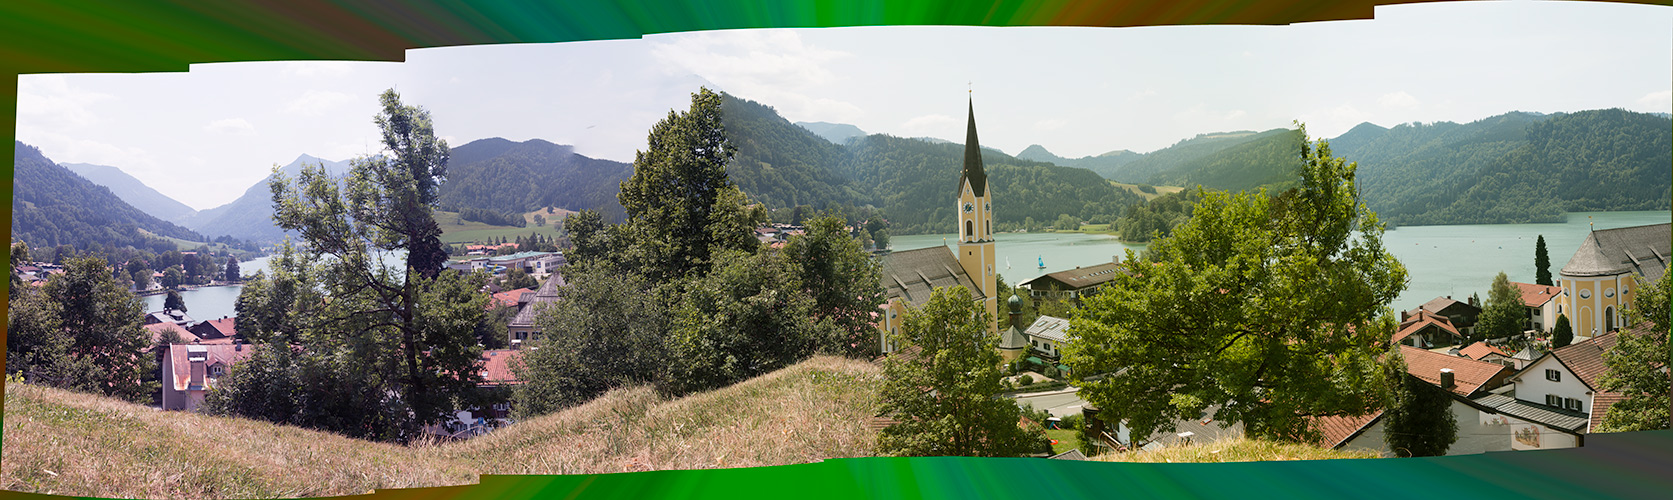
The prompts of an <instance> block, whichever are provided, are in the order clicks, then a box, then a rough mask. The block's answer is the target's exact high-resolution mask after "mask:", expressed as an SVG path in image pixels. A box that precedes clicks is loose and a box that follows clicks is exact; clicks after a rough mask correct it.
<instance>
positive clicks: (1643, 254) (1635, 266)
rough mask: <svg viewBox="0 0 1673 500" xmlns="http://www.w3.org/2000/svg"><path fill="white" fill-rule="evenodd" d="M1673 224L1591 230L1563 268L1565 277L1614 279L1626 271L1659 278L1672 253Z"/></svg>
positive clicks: (1649, 277) (1650, 277)
mask: <svg viewBox="0 0 1673 500" xmlns="http://www.w3.org/2000/svg"><path fill="white" fill-rule="evenodd" d="M1669 228H1673V223H1668V224H1651V225H1648V226H1634V227H1623V228H1617V229H1604V230H1599V231H1592V232H1591V233H1590V234H1587V235H1586V241H1583V242H1581V243H1580V249H1579V250H1575V251H1574V256H1573V257H1570V258H1569V259H1568V265H1565V266H1563V270H1562V274H1563V275H1564V276H1576V277H1579V276H1613V275H1616V274H1624V273H1627V272H1634V273H1638V274H1639V275H1641V276H1643V277H1645V278H1648V279H1652V280H1654V279H1659V278H1661V274H1662V273H1663V272H1665V271H1666V270H1667V259H1668V258H1669V254H1673V248H1670V247H1673V231H1670V230H1669Z"/></svg>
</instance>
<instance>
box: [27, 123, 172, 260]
mask: <svg viewBox="0 0 1673 500" xmlns="http://www.w3.org/2000/svg"><path fill="white" fill-rule="evenodd" d="M16 148H17V149H16V150H15V152H14V153H13V155H12V239H13V240H14V241H23V242H27V243H28V244H29V245H30V246H32V247H35V248H50V247H54V246H58V245H74V246H76V247H77V248H82V249H86V248H89V247H90V246H91V245H94V244H98V245H101V246H110V245H126V246H133V247H136V248H163V247H166V248H168V249H172V248H174V244H173V243H171V242H167V241H166V240H162V239H160V238H156V237H155V236H167V237H173V238H180V239H186V240H194V241H203V239H204V238H203V236H202V235H200V234H198V233H196V232H193V231H192V230H190V229H186V228H184V227H180V226H179V225H176V224H173V223H170V222H168V221H164V220H161V219H158V218H157V217H155V216H152V215H150V214H147V213H145V212H141V211H140V210H138V209H136V208H134V207H133V206H132V205H129V204H128V203H127V202H125V201H122V198H120V197H118V196H116V194H115V193H112V192H111V190H110V189H109V188H106V187H104V186H100V185H98V184H94V183H93V182H92V181H89V180H87V179H85V178H82V177H81V176H79V175H76V174H75V173H74V172H71V171H70V170H69V169H66V168H64V167H62V166H59V165H58V164H56V163H53V162H52V160H50V159H47V157H46V156H43V155H42V154H41V150H39V149H36V148H35V147H33V146H29V145H27V144H24V143H22V142H17V143H16ZM145 233H150V235H154V236H148V235H147V234H145ZM158 251H161V250H158Z"/></svg>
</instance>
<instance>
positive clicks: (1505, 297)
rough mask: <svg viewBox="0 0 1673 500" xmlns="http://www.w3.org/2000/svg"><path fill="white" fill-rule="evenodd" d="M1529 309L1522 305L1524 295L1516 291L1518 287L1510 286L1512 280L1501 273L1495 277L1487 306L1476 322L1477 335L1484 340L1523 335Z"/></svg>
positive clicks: (1488, 291) (1488, 294)
mask: <svg viewBox="0 0 1673 500" xmlns="http://www.w3.org/2000/svg"><path fill="white" fill-rule="evenodd" d="M1527 319H1528V308H1527V307H1525V306H1523V305H1522V293H1521V292H1518V291H1517V290H1516V285H1512V284H1510V278H1509V277H1508V276H1506V275H1505V273H1503V272H1500V273H1499V275H1498V276H1495V277H1493V286H1492V287H1491V288H1489V289H1488V290H1487V304H1486V307H1483V308H1482V309H1481V316H1480V319H1478V320H1477V321H1476V324H1475V326H1476V335H1477V336H1478V337H1481V338H1484V339H1502V338H1506V337H1511V336H1515V335H1518V334H1521V333H1522V327H1523V325H1525V324H1526V323H1527Z"/></svg>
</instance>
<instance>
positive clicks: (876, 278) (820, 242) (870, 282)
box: [784, 216, 883, 359]
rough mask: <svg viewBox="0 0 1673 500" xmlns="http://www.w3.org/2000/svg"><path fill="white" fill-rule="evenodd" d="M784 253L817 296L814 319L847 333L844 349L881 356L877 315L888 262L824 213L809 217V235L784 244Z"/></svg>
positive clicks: (805, 286)
mask: <svg viewBox="0 0 1673 500" xmlns="http://www.w3.org/2000/svg"><path fill="white" fill-rule="evenodd" d="M784 258H785V259H786V260H787V261H788V262H789V263H790V264H791V265H792V266H794V267H795V268H796V269H799V271H800V277H801V284H802V286H803V290H805V292H803V293H805V294H807V295H809V296H812V297H813V301H814V303H813V314H814V318H815V319H816V320H819V319H829V320H830V321H831V322H832V326H834V327H836V329H837V330H838V331H840V332H841V336H842V338H841V339H840V342H839V344H840V345H839V346H836V347H837V349H836V350H837V351H838V353H840V354H845V355H848V356H854V357H861V358H868V359H869V358H870V357H872V356H876V355H877V352H876V350H877V348H878V347H879V346H878V345H877V342H876V340H875V339H876V338H877V326H876V325H874V324H873V321H874V320H873V318H872V316H873V314H875V313H876V312H877V307H878V306H879V305H882V304H883V286H882V283H883V277H882V274H881V273H882V265H881V264H880V263H879V262H878V261H876V260H874V259H872V258H871V256H870V255H867V254H866V252H865V250H864V249H862V248H860V242H859V241H858V240H855V239H854V238H852V237H850V236H849V235H848V229H847V226H846V224H844V222H843V220H842V219H839V218H836V217H830V216H823V217H819V218H816V219H813V220H811V221H809V222H808V225H807V233H806V234H803V235H800V236H795V237H792V238H791V239H790V242H789V243H787V244H785V245H784Z"/></svg>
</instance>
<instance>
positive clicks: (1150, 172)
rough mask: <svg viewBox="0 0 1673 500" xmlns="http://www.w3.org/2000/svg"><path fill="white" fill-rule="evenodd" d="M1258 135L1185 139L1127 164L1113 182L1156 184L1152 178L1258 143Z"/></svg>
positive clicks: (1244, 133) (1223, 134)
mask: <svg viewBox="0 0 1673 500" xmlns="http://www.w3.org/2000/svg"><path fill="white" fill-rule="evenodd" d="M1256 135H1257V134H1256V133H1255V132H1254V131H1249V130H1244V131H1238V132H1217V133H1212V134H1198V135H1197V136H1196V137H1192V138H1190V139H1185V140H1181V141H1179V142H1177V143H1174V145H1172V146H1168V147H1166V148H1162V149H1158V150H1156V151H1152V152H1150V153H1146V154H1145V155H1144V156H1142V157H1139V158H1137V159H1134V160H1133V161H1131V162H1128V163H1127V165H1125V166H1123V167H1122V168H1120V169H1119V170H1116V171H1115V172H1113V173H1112V176H1111V177H1110V180H1114V181H1119V182H1127V183H1145V184H1155V183H1154V182H1152V181H1151V179H1152V178H1154V177H1156V176H1157V175H1158V174H1162V173H1163V172H1167V171H1170V170H1173V169H1175V168H1178V167H1179V166H1180V165H1184V164H1186V163H1188V162H1191V161H1194V160H1198V159H1201V158H1203V157H1205V156H1208V155H1211V154H1214V153H1215V152H1218V151H1220V150H1223V149H1226V148H1229V147H1232V146H1236V145H1238V144H1242V143H1244V142H1248V141H1250V140H1254V139H1255V138H1256Z"/></svg>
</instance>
